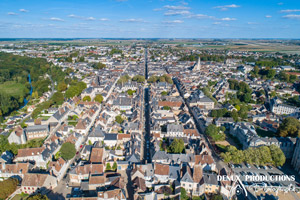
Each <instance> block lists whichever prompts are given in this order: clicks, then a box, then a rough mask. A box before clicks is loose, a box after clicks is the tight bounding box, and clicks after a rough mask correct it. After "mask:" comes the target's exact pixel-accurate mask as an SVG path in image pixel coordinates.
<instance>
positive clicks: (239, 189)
mask: <svg viewBox="0 0 300 200" xmlns="http://www.w3.org/2000/svg"><path fill="white" fill-rule="evenodd" d="M243 193H244V195H245V196H248V192H247V190H246V188H245V186H244V184H243V183H242V181H241V179H240V177H238V176H236V178H235V181H234V183H233V184H232V187H231V190H230V195H234V194H236V195H241V194H243Z"/></svg>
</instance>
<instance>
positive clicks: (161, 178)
mask: <svg viewBox="0 0 300 200" xmlns="http://www.w3.org/2000/svg"><path fill="white" fill-rule="evenodd" d="M169 170H170V166H169V165H166V164H159V163H155V164H154V176H155V177H156V178H157V180H158V182H160V183H167V182H168V181H169Z"/></svg>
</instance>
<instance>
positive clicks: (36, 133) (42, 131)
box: [25, 125, 49, 140]
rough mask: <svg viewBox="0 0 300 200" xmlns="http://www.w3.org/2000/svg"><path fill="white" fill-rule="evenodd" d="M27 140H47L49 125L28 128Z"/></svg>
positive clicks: (26, 130) (26, 131)
mask: <svg viewBox="0 0 300 200" xmlns="http://www.w3.org/2000/svg"><path fill="white" fill-rule="evenodd" d="M25 133H26V138H27V140H33V139H40V138H45V137H47V136H48V134H49V127H48V125H35V126H28V127H27V128H26V129H25Z"/></svg>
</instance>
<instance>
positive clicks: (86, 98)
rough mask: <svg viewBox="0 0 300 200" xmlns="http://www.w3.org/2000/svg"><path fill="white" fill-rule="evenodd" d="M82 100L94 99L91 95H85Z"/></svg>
mask: <svg viewBox="0 0 300 200" xmlns="http://www.w3.org/2000/svg"><path fill="white" fill-rule="evenodd" d="M82 100H83V101H91V100H92V99H91V97H90V96H85V97H83V99H82Z"/></svg>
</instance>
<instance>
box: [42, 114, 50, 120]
mask: <svg viewBox="0 0 300 200" xmlns="http://www.w3.org/2000/svg"><path fill="white" fill-rule="evenodd" d="M50 117H51V116H42V115H40V116H39V118H41V119H44V120H48V119H49V118H50Z"/></svg>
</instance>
